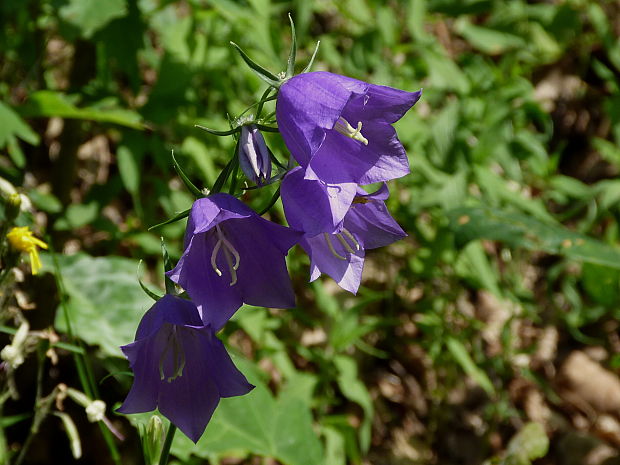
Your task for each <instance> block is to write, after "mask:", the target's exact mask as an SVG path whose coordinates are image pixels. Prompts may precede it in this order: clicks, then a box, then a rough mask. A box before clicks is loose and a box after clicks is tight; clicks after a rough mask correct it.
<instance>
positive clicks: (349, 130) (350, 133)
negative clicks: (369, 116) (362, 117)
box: [334, 116, 368, 145]
mask: <svg viewBox="0 0 620 465" xmlns="http://www.w3.org/2000/svg"><path fill="white" fill-rule="evenodd" d="M334 130H335V131H336V132H338V133H340V134H342V135H343V136H347V137H350V138H351V139H353V140H356V141H358V142H361V143H362V144H364V145H368V139H366V138H365V137H364V136H363V135H362V122H361V121H358V122H357V129H356V128H354V127H353V126H351V125H350V124H349V122H348V121H347V120H346V119H344V118H343V117H342V116H341V117H340V118H338V121H336V124H335V125H334Z"/></svg>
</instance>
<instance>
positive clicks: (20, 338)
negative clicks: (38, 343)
mask: <svg viewBox="0 0 620 465" xmlns="http://www.w3.org/2000/svg"><path fill="white" fill-rule="evenodd" d="M28 331H30V325H29V324H28V322H27V321H24V322H23V323H22V324H21V325H20V326H19V328H18V329H17V332H16V333H15V336H13V341H12V342H11V344H9V345H7V346H5V347H4V348H3V349H2V350H1V351H0V358H2V360H4V361H5V362H6V363H8V364H9V365H10V366H11V367H12V368H17V367H18V366H20V365H21V364H22V363H24V345H25V343H26V339H27V338H28Z"/></svg>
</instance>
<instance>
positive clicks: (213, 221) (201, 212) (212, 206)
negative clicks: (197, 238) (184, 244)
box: [188, 193, 255, 234]
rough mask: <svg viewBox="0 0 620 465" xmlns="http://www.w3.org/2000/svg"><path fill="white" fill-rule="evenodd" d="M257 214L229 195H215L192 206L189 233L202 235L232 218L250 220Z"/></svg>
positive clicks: (199, 200) (197, 201)
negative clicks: (249, 218)
mask: <svg viewBox="0 0 620 465" xmlns="http://www.w3.org/2000/svg"><path fill="white" fill-rule="evenodd" d="M252 215H255V213H254V212H253V211H252V210H251V209H250V208H249V207H247V206H246V205H245V204H244V203H243V202H241V201H240V200H238V199H236V198H235V197H233V196H232V195H228V194H223V193H219V194H213V195H210V196H209V197H205V198H202V199H198V200H196V201H195V202H194V204H193V205H192V210H191V212H190V222H188V226H189V225H190V223H191V225H192V229H191V230H189V229H188V233H190V232H191V234H200V233H202V232H205V231H208V230H209V229H211V228H213V227H215V226H216V225H218V224H219V223H221V222H222V221H226V220H229V219H231V218H248V217H250V216H252Z"/></svg>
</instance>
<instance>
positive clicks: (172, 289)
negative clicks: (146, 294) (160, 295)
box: [161, 237, 176, 295]
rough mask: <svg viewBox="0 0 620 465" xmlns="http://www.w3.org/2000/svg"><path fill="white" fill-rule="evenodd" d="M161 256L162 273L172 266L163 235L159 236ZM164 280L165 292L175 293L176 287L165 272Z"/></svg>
mask: <svg viewBox="0 0 620 465" xmlns="http://www.w3.org/2000/svg"><path fill="white" fill-rule="evenodd" d="M161 256H162V258H163V259H164V273H165V272H168V271H170V270H171V269H172V268H173V266H172V261H171V260H170V255H169V254H168V248H167V247H166V242H165V241H164V238H163V237H162V238H161ZM164 281H165V282H166V294H170V295H176V287H175V285H174V283H173V282H172V281H171V280H170V278H169V277H168V276H166V275H165V274H164Z"/></svg>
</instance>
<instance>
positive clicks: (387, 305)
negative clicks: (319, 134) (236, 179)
mask: <svg viewBox="0 0 620 465" xmlns="http://www.w3.org/2000/svg"><path fill="white" fill-rule="evenodd" d="M288 12H291V13H292V15H293V18H294V19H295V22H296V26H297V37H298V44H299V47H300V50H299V53H298V66H297V68H298V69H297V70H298V71H300V70H301V69H302V68H303V67H304V66H305V65H306V63H307V60H308V59H309V56H310V55H311V53H312V50H313V48H314V45H315V43H316V41H317V40H320V41H321V46H320V50H319V54H318V57H317V60H316V62H315V66H314V69H315V70H329V71H332V72H336V73H341V74H345V75H348V76H351V77H355V78H359V79H363V80H366V81H370V82H373V83H376V84H384V85H390V86H394V87H398V88H402V89H406V90H409V91H413V90H417V89H418V88H420V87H423V88H424V94H423V97H422V99H421V101H420V102H419V103H418V104H417V105H416V106H415V107H414V108H413V110H412V111H410V112H409V113H408V114H407V115H406V116H405V117H404V118H403V119H402V120H401V121H400V122H399V123H397V125H396V127H397V130H398V133H399V137H400V139H401V141H402V142H403V144H404V145H405V147H406V149H407V151H408V154H409V156H410V161H411V167H412V173H411V175H409V176H408V177H406V178H403V179H399V180H396V181H393V182H391V183H390V189H391V192H392V195H391V197H390V199H389V201H388V206H389V207H390V210H391V211H392V212H393V214H394V216H395V218H396V219H397V220H398V221H399V223H400V224H401V225H402V226H403V228H404V229H405V230H406V231H407V232H408V233H409V237H408V238H407V239H405V240H403V241H400V242H399V243H396V244H393V245H392V246H390V247H387V248H385V249H380V250H377V251H371V252H369V253H368V259H367V262H366V268H365V272H364V281H363V286H362V288H361V289H360V292H359V294H358V296H357V297H353V296H351V295H349V294H347V293H345V292H343V291H341V290H339V288H338V287H337V286H336V285H335V284H334V283H333V282H332V281H330V280H329V279H321V280H319V281H317V282H315V283H313V284H311V285H308V284H307V276H308V259H307V258H306V257H305V256H304V255H303V252H302V251H301V250H300V249H299V250H295V251H294V252H293V253H292V254H291V257H290V270H291V273H292V275H293V279H294V281H295V285H296V291H297V294H298V307H297V308H296V309H293V310H286V311H282V310H273V309H260V308H244V309H242V310H240V311H239V312H238V313H237V315H236V316H235V318H234V319H233V321H232V322H231V323H230V324H228V325H227V326H226V328H225V330H224V332H223V335H222V338H223V339H224V340H225V341H227V342H228V344H229V346H230V348H231V350H232V351H233V352H234V353H235V354H236V358H235V360H236V362H237V364H238V365H239V367H240V368H241V369H242V371H244V372H245V373H246V374H247V375H248V377H249V378H250V379H251V380H252V381H253V382H254V383H255V384H257V386H258V387H257V389H256V390H255V391H254V392H253V393H252V394H250V395H248V396H246V397H245V398H242V399H230V400H225V401H223V402H222V404H221V406H220V408H219V410H218V413H217V414H216V416H215V417H214V419H213V421H212V423H211V424H210V426H209V428H208V429H207V433H206V434H205V436H204V437H203V440H202V441H201V442H200V443H199V445H198V446H197V447H196V448H193V447H191V444H190V443H189V441H188V440H186V439H184V438H178V440H177V441H176V443H175V446H174V447H173V453H174V454H175V455H176V456H177V457H178V459H179V462H178V463H187V464H198V463H206V462H205V460H206V459H211V460H212V462H211V463H222V464H278V463H282V464H285V465H316V464H326V465H344V464H349V463H350V464H360V463H363V464H377V465H405V464H481V463H485V461H487V462H486V463H506V464H508V463H514V464H528V463H530V459H532V460H533V459H536V458H538V460H536V461H535V463H539V464H558V465H559V464H562V465H564V464H566V465H569V464H575V465H576V464H584V465H599V464H606V465H610V464H615V463H620V458H619V456H618V455H619V454H618V447H620V379H619V378H618V373H619V369H620V338H619V336H618V318H619V316H620V310H619V304H620V288H619V280H620V252H618V249H617V247H616V245H617V243H618V235H619V229H618V219H619V213H620V209H619V206H618V205H619V204H618V200H620V180H619V179H618V178H617V175H618V170H619V168H620V148H619V147H618V141H619V140H620V110H619V109H620V88H619V79H618V78H619V76H620V42H619V39H618V37H619V36H620V2H617V1H599V2H595V1H586V0H567V1H546V2H534V1H532V2H528V1H525V0H512V1H510V2H504V1H499V0H465V1H463V0H410V1H378V0H377V1H373V0H349V1H340V2H332V1H306V0H298V1H290V2H286V1H269V0H247V1H238V2H237V1H232V0H217V1H199V0H193V1H191V0H188V1H156V0H142V1H134V0H106V1H96V0H66V1H63V0H53V1H34V0H23V1H4V2H2V3H0V22H1V27H0V96H1V101H0V151H1V156H0V176H2V177H4V178H5V179H7V180H9V181H10V182H11V183H12V184H13V185H15V186H16V187H18V188H20V189H21V191H22V192H24V193H25V194H26V195H27V196H28V197H29V198H30V199H31V201H32V203H33V209H32V211H30V212H25V213H24V214H22V216H20V218H19V223H20V224H28V225H30V226H31V227H32V228H33V229H34V230H35V231H37V233H39V234H40V235H41V236H42V237H45V238H46V240H48V241H50V243H51V244H52V245H53V248H54V249H55V250H56V251H57V253H58V256H57V258H58V266H57V267H56V266H54V264H53V261H52V259H51V255H50V254H48V255H46V256H45V257H43V258H44V263H45V272H44V273H41V275H39V276H36V277H32V276H29V275H27V274H26V275H25V276H24V278H23V280H22V281H21V282H20V280H19V279H18V280H17V281H18V282H16V283H15V284H13V285H12V287H11V288H9V289H4V292H5V295H8V296H10V297H9V298H8V299H7V300H6V301H5V302H3V305H4V307H3V309H2V317H1V318H2V324H3V325H4V326H2V328H3V331H4V332H5V333H6V332H9V331H8V329H7V327H15V321H14V320H15V315H17V314H18V311H20V312H23V314H24V315H25V316H26V318H27V319H28V320H29V321H30V324H31V327H32V328H33V329H35V330H41V329H44V328H48V327H52V328H54V330H55V331H56V332H57V333H58V334H59V335H60V337H61V339H62V340H63V341H65V342H67V341H69V342H72V341H73V342H76V341H74V340H73V339H72V338H68V337H67V335H66V333H67V331H68V328H67V324H66V320H65V317H64V312H65V311H66V312H67V314H68V315H69V317H70V321H71V323H72V324H71V326H72V329H73V332H74V333H75V334H76V335H77V337H78V339H79V340H81V341H83V347H84V348H85V350H86V354H87V357H86V359H87V360H88V363H89V364H90V366H91V368H92V372H93V376H94V379H95V380H96V382H97V385H98V389H99V391H100V393H99V395H100V397H101V398H102V399H103V400H105V401H106V403H107V405H108V407H109V409H108V416H109V418H110V420H111V421H112V422H113V423H114V425H115V426H116V427H117V428H118V429H119V430H120V431H121V432H122V433H123V434H124V435H125V436H126V440H125V441H124V442H122V443H121V442H118V441H116V442H115V444H116V447H117V448H118V449H119V454H120V456H121V457H122V459H121V460H122V463H124V464H133V463H142V459H141V448H140V443H139V437H138V434H137V432H136V430H135V429H134V428H133V427H132V426H131V424H130V423H129V421H128V420H127V418H126V417H123V416H117V415H115V414H114V413H113V410H112V409H113V407H115V406H116V405H118V403H119V402H120V401H121V400H122V399H123V397H124V395H125V394H126V392H127V391H128V389H129V386H130V385H131V377H130V376H128V375H127V374H126V373H125V372H126V371H127V369H128V368H127V364H126V362H125V360H124V359H123V358H122V356H121V353H120V351H119V349H118V346H119V345H121V344H126V343H128V342H130V341H131V340H132V339H133V335H134V332H135V328H136V326H137V322H138V321H139V319H140V317H141V315H142V314H143V312H144V311H145V310H146V309H147V308H148V306H149V305H150V300H149V298H148V297H147V296H146V295H145V294H144V293H143V292H142V291H141V290H140V288H139V286H138V282H137V278H136V270H137V269H138V260H140V259H141V260H144V264H143V266H142V268H141V271H140V273H141V274H143V275H144V277H143V279H144V280H145V282H146V283H147V285H148V286H150V288H151V289H156V288H157V287H159V289H161V288H162V287H161V286H162V283H161V272H160V270H161V266H162V265H161V253H160V239H159V236H160V235H163V236H164V238H165V239H166V241H167V243H168V246H169V249H170V252H171V255H172V256H173V257H174V258H178V256H179V254H180V252H181V247H182V234H183V230H184V222H178V223H175V224H172V225H169V226H166V227H164V228H161V229H159V230H157V231H151V232H147V228H148V227H149V226H151V225H153V224H157V223H160V222H161V221H163V220H165V219H166V218H169V217H172V216H174V215H175V214H176V213H177V212H179V211H181V210H184V209H186V208H188V207H189V206H190V205H191V201H192V198H191V196H190V195H189V194H188V193H187V192H186V191H185V190H184V188H183V185H182V183H181V182H180V180H179V179H178V178H177V177H176V176H175V175H174V171H173V169H172V164H171V158H170V151H171V150H172V149H174V150H175V154H176V156H177V159H178V160H179V162H180V163H181V165H182V166H183V167H184V168H185V169H186V171H187V172H188V173H189V174H190V177H191V178H192V180H193V181H194V182H195V183H196V184H197V185H198V186H201V187H202V186H210V185H212V183H213V182H214V180H215V178H216V177H217V174H218V173H219V170H220V169H221V168H222V167H223V166H224V164H225V163H226V162H227V160H228V158H229V157H230V155H231V153H232V150H233V147H234V141H233V140H232V139H231V138H218V137H215V136H210V135H208V134H206V133H204V132H201V131H199V130H197V129H195V128H193V125H194V124H202V125H205V126H208V127H213V128H218V129H226V128H227V126H228V122H227V115H231V116H232V117H234V116H235V115H237V114H239V113H240V112H241V111H243V109H245V107H247V106H248V105H250V104H252V103H253V102H254V101H256V100H257V99H258V98H259V97H260V95H261V93H262V91H263V90H264V85H263V84H262V83H261V82H260V81H259V80H258V79H257V78H256V77H255V76H254V75H253V74H252V72H251V71H250V70H249V69H248V68H247V67H246V66H245V65H244V64H243V63H242V61H241V59H240V58H239V56H238V55H237V54H236V52H234V50H233V48H232V47H230V46H229V41H231V40H233V41H235V42H236V43H238V44H239V45H240V46H241V47H243V48H244V49H245V50H246V51H247V52H248V53H249V54H250V56H252V57H253V58H254V59H255V60H256V61H258V62H259V63H261V64H262V65H264V66H265V67H267V68H269V69H270V70H271V71H273V72H279V71H281V70H283V69H284V68H285V59H286V56H287V53H288V47H289V45H290V31H289V29H288V19H287V13H288ZM269 109H270V111H271V110H273V106H271V107H269ZM266 138H267V142H268V144H269V145H270V147H271V148H272V149H273V150H274V151H275V152H276V153H280V154H282V153H284V146H283V144H282V142H281V141H280V140H279V137H278V136H277V135H276V136H274V135H271V134H268V135H266ZM272 191H273V188H268V189H263V190H261V191H260V192H253V193H252V194H251V195H247V196H246V197H245V198H244V200H246V201H247V202H249V203H250V204H251V205H252V206H253V207H254V208H257V209H258V208H260V206H261V205H263V204H264V202H266V201H267V199H268V198H269V197H270V196H271V193H272ZM270 215H271V219H273V220H275V221H282V220H283V215H282V209H281V205H280V204H278V205H277V206H276V208H275V209H274V210H273V211H272V213H271V214H270ZM248 240H251V238H248ZM23 270H24V271H27V270H28V268H27V266H26V265H24V267H23ZM59 270H60V272H59ZM59 277H61V281H62V282H60V281H59V279H58V278H59ZM59 285H60V286H61V287H62V288H63V290H62V291H59ZM159 292H161V291H159ZM63 305H64V306H63ZM2 337H3V342H2V344H3V345H4V344H5V343H6V342H8V340H9V339H8V337H6V336H5V335H3V336H2ZM72 347H75V345H74V346H69V350H67V348H64V349H63V348H56V353H57V355H58V361H57V363H55V364H53V363H52V360H50V359H49V358H47V359H44V361H43V362H42V363H43V365H39V366H42V370H43V371H42V373H43V383H42V389H43V392H44V393H49V392H50V391H51V390H52V389H53V388H54V386H56V385H57V384H58V383H65V384H67V385H69V386H73V387H75V388H80V384H79V379H78V376H77V375H76V366H75V363H74V359H73V355H72V353H74V352H72V351H71V350H72ZM36 371H37V357H36V355H35V353H34V352H33V353H32V355H31V356H30V357H29V358H28V360H27V361H26V363H25V364H24V365H23V366H21V367H19V368H18V369H17V371H16V373H15V379H14V381H15V385H16V386H17V391H18V392H19V394H20V397H19V399H8V400H7V401H6V402H5V404H4V417H3V418H2V422H1V425H2V426H3V428H4V434H5V435H6V441H7V447H8V448H9V449H10V450H11V451H18V450H19V449H20V448H21V445H22V444H23V442H24V440H25V438H26V436H27V434H28V429H29V428H30V423H31V421H32V417H31V415H28V414H29V412H30V413H31V412H32V405H33V402H34V396H35V390H36V382H35V380H36ZM109 373H112V374H113V376H109V377H106V376H107V375H108V374H109ZM0 382H1V383H3V384H7V383H8V382H9V378H7V377H6V376H4V377H2V378H0ZM3 389H4V388H3ZM63 408H64V411H65V412H66V413H68V414H69V415H70V416H71V418H73V420H74V421H75V422H76V424H77V425H78V430H79V434H80V437H81V443H82V448H83V457H82V459H80V461H79V462H78V463H89V464H91V463H92V464H104V463H105V464H108V463H114V461H113V458H112V457H113V452H112V451H111V450H110V449H109V447H108V446H106V442H105V441H104V439H103V436H102V433H101V431H100V429H99V428H98V427H97V425H93V424H89V423H88V422H87V420H86V418H85V415H84V410H83V409H82V408H81V407H79V406H77V405H76V404H75V403H71V402H70V401H69V400H67V401H65V405H64V406H63ZM24 414H25V415H24ZM133 421H134V423H137V422H138V421H139V420H138V419H135V418H134V419H133ZM531 422H535V423H536V424H537V425H539V426H536V425H534V426H532V425H529V424H530V423H531ZM526 425H529V426H526ZM547 438H548V441H549V443H548V444H547ZM541 456H544V458H539V457H541ZM73 460H74V459H73V458H72V455H71V451H70V448H69V441H68V439H67V437H66V434H65V429H64V428H63V426H62V423H61V422H60V420H59V419H58V418H57V417H49V418H47V419H46V420H45V421H44V423H43V425H42V427H41V430H40V432H39V433H38V434H37V435H36V436H34V439H33V443H32V446H31V449H30V452H29V454H28V457H27V459H26V461H25V463H28V464H46V463H72V461H73ZM218 460H221V462H218Z"/></svg>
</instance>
